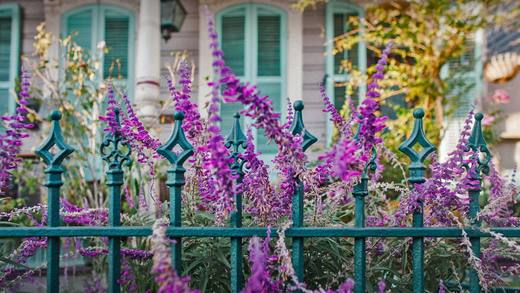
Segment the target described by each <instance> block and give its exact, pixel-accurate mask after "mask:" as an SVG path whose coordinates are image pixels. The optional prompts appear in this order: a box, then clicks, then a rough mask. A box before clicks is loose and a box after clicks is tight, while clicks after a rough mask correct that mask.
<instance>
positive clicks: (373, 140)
mask: <svg viewBox="0 0 520 293" xmlns="http://www.w3.org/2000/svg"><path fill="white" fill-rule="evenodd" d="M392 45H393V43H392V42H390V43H388V44H387V45H386V47H385V49H384V50H383V54H382V55H381V58H380V59H379V61H378V62H377V66H376V72H375V73H374V74H373V75H372V78H371V82H370V83H369V85H368V92H367V95H366V98H365V99H364V100H363V102H362V103H361V105H360V107H359V110H358V112H359V115H358V117H357V118H356V120H355V121H356V122H357V123H358V125H359V126H358V134H357V135H356V137H355V138H352V137H350V135H344V136H343V137H342V139H341V140H340V141H339V142H338V143H337V144H336V145H334V146H333V147H332V148H331V150H330V151H328V152H327V153H326V154H325V155H323V156H321V157H320V159H321V160H323V161H325V164H329V165H331V166H332V169H331V170H330V171H331V173H332V174H331V175H333V176H335V177H338V178H340V179H341V180H343V181H344V182H352V181H353V180H356V179H357V177H359V176H360V175H361V173H362V171H363V168H364V167H365V165H366V163H367V162H368V160H369V159H370V157H371V155H372V148H373V147H375V146H376V145H377V144H378V143H380V142H382V139H381V137H380V136H379V134H380V133H381V131H382V130H383V129H384V128H385V123H384V122H385V121H386V119H387V118H386V117H385V116H378V115H377V113H378V112H379V107H380V106H379V101H378V100H377V98H379V97H380V93H379V80H381V79H383V78H384V69H385V65H386V64H387V63H388V55H389V54H390V50H391V48H392ZM322 95H323V96H324V101H325V105H326V109H325V111H327V112H329V113H331V119H332V121H333V122H334V123H335V124H336V125H338V127H339V128H340V131H341V132H342V133H344V134H348V133H347V130H348V127H347V125H345V123H344V120H343V118H342V117H341V115H340V114H339V113H337V111H336V110H335V108H333V105H332V103H330V100H329V99H328V98H327V97H326V95H325V94H324V89H323V87H322Z"/></svg>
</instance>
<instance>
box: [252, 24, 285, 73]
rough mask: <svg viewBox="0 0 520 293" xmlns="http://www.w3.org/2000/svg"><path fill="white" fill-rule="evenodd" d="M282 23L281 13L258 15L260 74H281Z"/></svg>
mask: <svg viewBox="0 0 520 293" xmlns="http://www.w3.org/2000/svg"><path fill="white" fill-rule="evenodd" d="M280 24H281V19H280V16H279V15H259V16H258V63H257V64H258V76H280V66H281V63H280V58H281V40H280V38H281V36H280V34H281V29H280Z"/></svg>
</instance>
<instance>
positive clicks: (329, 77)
mask: <svg viewBox="0 0 520 293" xmlns="http://www.w3.org/2000/svg"><path fill="white" fill-rule="evenodd" d="M352 12H354V13H357V14H358V15H359V17H360V18H361V19H362V20H363V19H364V17H365V11H364V9H363V8H362V7H360V6H357V5H354V4H352V3H349V2H347V1H341V0H331V1H329V2H328V3H327V4H326V7H325V36H326V42H325V50H326V51H325V74H326V75H325V90H326V93H327V96H328V97H329V99H330V101H331V102H332V104H333V105H334V104H335V95H334V91H335V89H334V84H335V83H336V82H346V81H348V79H349V74H348V73H346V72H345V73H341V74H336V73H335V72H334V56H335V55H334V54H332V51H333V48H334V43H333V39H334V14H335V13H352ZM360 33H361V34H363V27H361V28H360ZM358 64H359V70H360V71H361V73H362V74H365V73H366V70H367V49H366V44H365V42H364V41H361V42H359V46H358ZM365 93H366V85H365V84H364V83H363V84H360V86H359V102H361V101H362V100H363V99H364V97H365ZM333 128H334V125H333V123H332V122H331V121H330V114H329V113H327V119H326V144H327V146H330V145H331V144H332V132H333V131H332V130H333Z"/></svg>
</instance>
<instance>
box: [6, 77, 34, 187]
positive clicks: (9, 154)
mask: <svg viewBox="0 0 520 293" xmlns="http://www.w3.org/2000/svg"><path fill="white" fill-rule="evenodd" d="M20 80H21V81H20V93H19V94H18V106H17V107H16V113H15V114H14V115H6V116H0V119H1V120H2V121H3V122H4V123H5V124H6V125H5V133H4V134H0V195H1V194H4V193H5V192H6V191H7V188H8V187H9V181H10V177H11V174H10V172H11V171H13V170H15V169H16V168H17V167H18V164H19V163H20V161H21V159H20V158H19V157H18V154H19V153H20V149H21V146H22V144H23V142H22V139H24V138H27V137H28V136H29V134H28V133H27V132H26V130H28V129H32V128H33V127H34V125H33V124H31V123H26V122H25V120H26V118H25V115H26V114H27V113H28V112H29V110H28V108H27V104H28V101H27V100H28V99H29V98H30V94H29V89H30V85H31V84H30V77H29V74H28V73H27V70H25V68H22V74H21V78H20ZM0 114H1V113H0Z"/></svg>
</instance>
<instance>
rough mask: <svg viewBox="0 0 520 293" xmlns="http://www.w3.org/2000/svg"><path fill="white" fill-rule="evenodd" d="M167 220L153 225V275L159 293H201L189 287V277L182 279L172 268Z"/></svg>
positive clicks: (158, 221) (159, 220)
mask: <svg viewBox="0 0 520 293" xmlns="http://www.w3.org/2000/svg"><path fill="white" fill-rule="evenodd" d="M167 226H168V221H167V220H166V219H164V218H163V219H158V220H157V221H156V222H155V223H154V225H153V235H152V253H153V266H152V274H153V275H154V279H155V282H156V283H157V285H159V290H158V291H157V292H159V293H161V292H164V293H181V292H182V293H184V292H200V291H198V290H193V289H191V288H190V287H189V281H190V278H189V277H181V276H179V275H178V274H177V272H176V271H175V269H174V268H173V266H172V258H171V250H170V244H171V240H170V239H169V238H168V237H167V236H166V227H167Z"/></svg>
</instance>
